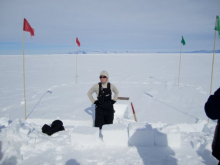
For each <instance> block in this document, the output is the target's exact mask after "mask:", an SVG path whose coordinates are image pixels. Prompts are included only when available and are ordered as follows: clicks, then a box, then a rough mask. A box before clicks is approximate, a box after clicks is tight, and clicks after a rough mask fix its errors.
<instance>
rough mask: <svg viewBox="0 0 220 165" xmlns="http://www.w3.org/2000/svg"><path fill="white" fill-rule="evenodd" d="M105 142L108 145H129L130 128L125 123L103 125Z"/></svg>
mask: <svg viewBox="0 0 220 165" xmlns="http://www.w3.org/2000/svg"><path fill="white" fill-rule="evenodd" d="M102 135H103V142H104V143H105V144H107V145H117V146H127V145H128V129H127V126H125V125H123V124H109V125H104V126H102Z"/></svg>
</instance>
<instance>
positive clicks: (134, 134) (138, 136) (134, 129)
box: [128, 123, 154, 147]
mask: <svg viewBox="0 0 220 165" xmlns="http://www.w3.org/2000/svg"><path fill="white" fill-rule="evenodd" d="M128 133H129V141H128V144H129V145H130V146H145V147H152V146H153V145H154V134H153V129H152V126H151V125H149V124H144V123H131V124H129V126H128Z"/></svg>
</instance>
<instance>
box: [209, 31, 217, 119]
mask: <svg viewBox="0 0 220 165" xmlns="http://www.w3.org/2000/svg"><path fill="white" fill-rule="evenodd" d="M216 34H217V31H216V30H215V37H214V49H213V58H212V74H211V85H210V95H212V83H213V72H214V65H215V44H216ZM208 123H209V118H208Z"/></svg>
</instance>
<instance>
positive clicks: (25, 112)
mask: <svg viewBox="0 0 220 165" xmlns="http://www.w3.org/2000/svg"><path fill="white" fill-rule="evenodd" d="M24 36H25V32H24V31H23V84H24V119H25V120H26V119H27V108H26V87H25V55H24V52H25V50H24Z"/></svg>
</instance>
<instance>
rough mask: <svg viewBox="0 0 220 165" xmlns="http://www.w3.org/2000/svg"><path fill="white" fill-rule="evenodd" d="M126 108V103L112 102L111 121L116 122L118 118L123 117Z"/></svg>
mask: <svg viewBox="0 0 220 165" xmlns="http://www.w3.org/2000/svg"><path fill="white" fill-rule="evenodd" d="M127 108H128V105H127V104H114V110H115V113H114V121H113V123H114V124H116V123H118V119H123V118H124V117H125V112H126V110H127Z"/></svg>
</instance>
